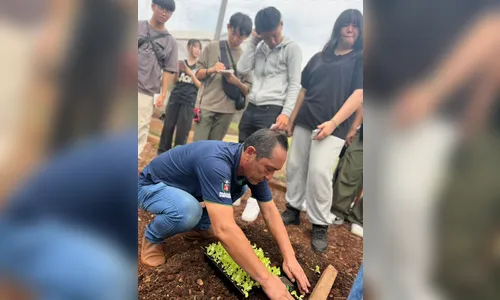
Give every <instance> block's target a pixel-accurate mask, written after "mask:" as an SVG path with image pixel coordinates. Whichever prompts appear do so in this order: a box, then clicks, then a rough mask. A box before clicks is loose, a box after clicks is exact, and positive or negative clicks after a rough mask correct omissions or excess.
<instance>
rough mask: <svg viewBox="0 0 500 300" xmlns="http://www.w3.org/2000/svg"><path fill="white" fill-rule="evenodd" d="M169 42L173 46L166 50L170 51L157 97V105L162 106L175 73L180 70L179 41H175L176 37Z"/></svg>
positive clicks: (166, 58) (165, 61) (164, 64)
mask: <svg viewBox="0 0 500 300" xmlns="http://www.w3.org/2000/svg"><path fill="white" fill-rule="evenodd" d="M169 43H170V44H171V45H172V47H171V48H170V49H169V50H167V49H168V47H167V49H166V50H165V51H168V52H167V53H166V57H165V60H164V62H163V76H162V84H161V93H160V95H159V96H158V97H157V98H156V103H155V106H156V107H162V106H163V103H164V102H165V98H166V97H167V93H168V90H169V88H170V84H172V78H173V77H174V74H177V73H178V72H179V65H178V60H177V56H178V49H177V42H176V41H175V39H174V38H171V39H170V40H169Z"/></svg>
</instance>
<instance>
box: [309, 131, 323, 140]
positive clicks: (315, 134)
mask: <svg viewBox="0 0 500 300" xmlns="http://www.w3.org/2000/svg"><path fill="white" fill-rule="evenodd" d="M320 132H321V129H314V130H313V132H312V135H311V139H314V138H316V137H317V136H318V134H319V133H320Z"/></svg>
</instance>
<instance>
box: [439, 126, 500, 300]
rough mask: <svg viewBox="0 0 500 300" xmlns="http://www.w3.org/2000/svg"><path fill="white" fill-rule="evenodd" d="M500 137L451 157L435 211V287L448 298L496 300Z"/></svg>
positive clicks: (480, 138) (482, 138) (482, 137)
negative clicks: (446, 177)
mask: <svg viewBox="0 0 500 300" xmlns="http://www.w3.org/2000/svg"><path fill="white" fill-rule="evenodd" d="M499 154H500V133H498V132H494V133H481V134H479V135H477V136H476V137H475V138H474V139H473V140H472V141H467V143H466V144H465V145H463V147H462V148H461V149H460V151H458V153H457V155H456V157H455V164H454V168H453V169H452V170H451V172H450V176H451V177H450V179H449V181H448V183H447V185H446V186H445V189H444V192H443V196H442V198H441V199H442V200H441V203H439V209H438V210H437V211H438V219H437V220H438V226H436V228H437V232H438V234H439V235H438V238H437V239H436V241H437V246H438V247H437V253H436V254H437V258H438V259H437V260H436V267H437V274H436V275H437V282H439V283H440V285H441V287H442V288H444V291H446V292H447V293H448V295H449V298H450V299H500V298H499V297H500V285H499V284H498V276H499V274H500V258H499V257H500V256H499V251H498V249H499V248H498V247H499V246H498V245H499V240H500V238H499V237H500V230H499V228H500V218H499V216H500V201H499V200H500V184H499V183H500V180H499V176H498V171H499V170H500V159H499Z"/></svg>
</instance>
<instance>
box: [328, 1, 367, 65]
mask: <svg viewBox="0 0 500 300" xmlns="http://www.w3.org/2000/svg"><path fill="white" fill-rule="evenodd" d="M349 24H354V25H356V26H357V27H358V30H359V36H358V38H357V39H356V42H354V45H353V49H354V50H355V51H357V52H358V51H359V52H361V51H363V15H362V14H361V12H360V11H359V10H357V9H347V10H344V11H343V12H342V13H341V14H340V16H339V17H338V18H337V20H336V21H335V25H333V30H332V35H331V36H330V40H329V41H328V43H326V45H325V47H323V51H322V52H323V57H332V56H333V54H334V51H335V48H336V47H337V43H338V42H339V37H340V29H342V27H344V26H347V25H349Z"/></svg>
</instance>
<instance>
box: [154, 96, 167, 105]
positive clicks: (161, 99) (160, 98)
mask: <svg viewBox="0 0 500 300" xmlns="http://www.w3.org/2000/svg"><path fill="white" fill-rule="evenodd" d="M165 98H166V96H165V95H163V94H160V95H158V97H156V101H155V107H163V104H164V103H165Z"/></svg>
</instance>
